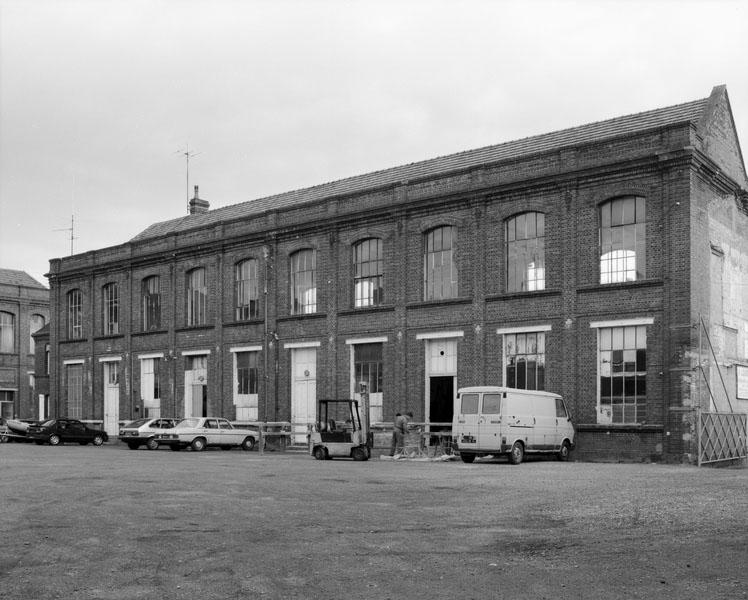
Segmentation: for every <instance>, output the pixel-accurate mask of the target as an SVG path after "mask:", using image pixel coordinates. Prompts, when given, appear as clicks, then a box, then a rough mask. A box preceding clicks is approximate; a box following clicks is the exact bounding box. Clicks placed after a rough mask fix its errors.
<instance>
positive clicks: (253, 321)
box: [223, 318, 265, 327]
mask: <svg viewBox="0 0 748 600" xmlns="http://www.w3.org/2000/svg"><path fill="white" fill-rule="evenodd" d="M264 322H265V321H264V320H263V319H259V318H258V319H247V320H246V321H228V322H226V323H223V326H224V327H242V326H245V327H248V326H250V325H262V324H263V323H264Z"/></svg>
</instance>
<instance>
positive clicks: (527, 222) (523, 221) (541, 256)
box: [506, 212, 545, 292]
mask: <svg viewBox="0 0 748 600" xmlns="http://www.w3.org/2000/svg"><path fill="white" fill-rule="evenodd" d="M544 289H545V215H544V214H543V213H539V212H527V213H523V214H521V215H517V216H516V217H512V218H511V219H508V220H507V222H506V290H507V292H527V291H533V290H544Z"/></svg>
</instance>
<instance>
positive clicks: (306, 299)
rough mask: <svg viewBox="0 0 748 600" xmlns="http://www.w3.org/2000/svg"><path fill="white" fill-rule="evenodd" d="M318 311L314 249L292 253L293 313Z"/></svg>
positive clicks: (300, 313) (301, 313)
mask: <svg viewBox="0 0 748 600" xmlns="http://www.w3.org/2000/svg"><path fill="white" fill-rule="evenodd" d="M314 312H317V257H316V252H315V251H314V250H299V251H298V252H294V253H293V254H292V255H291V314H294V315H303V314H309V313H314Z"/></svg>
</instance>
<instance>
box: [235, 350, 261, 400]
mask: <svg viewBox="0 0 748 600" xmlns="http://www.w3.org/2000/svg"><path fill="white" fill-rule="evenodd" d="M258 354H259V353H258V352H237V353H236V392H237V394H256V393H257V391H258V389H259V378H258V371H257V355H258Z"/></svg>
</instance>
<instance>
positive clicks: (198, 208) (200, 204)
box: [190, 186, 210, 215]
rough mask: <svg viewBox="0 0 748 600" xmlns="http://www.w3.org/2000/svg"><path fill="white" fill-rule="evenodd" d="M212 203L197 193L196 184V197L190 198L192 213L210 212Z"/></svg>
mask: <svg viewBox="0 0 748 600" xmlns="http://www.w3.org/2000/svg"><path fill="white" fill-rule="evenodd" d="M209 208H210V203H209V202H208V201H207V200H203V199H202V198H200V197H199V196H198V195H197V186H195V197H194V198H193V199H192V200H190V214H191V215H198V214H202V213H206V212H208V209H209Z"/></svg>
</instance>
